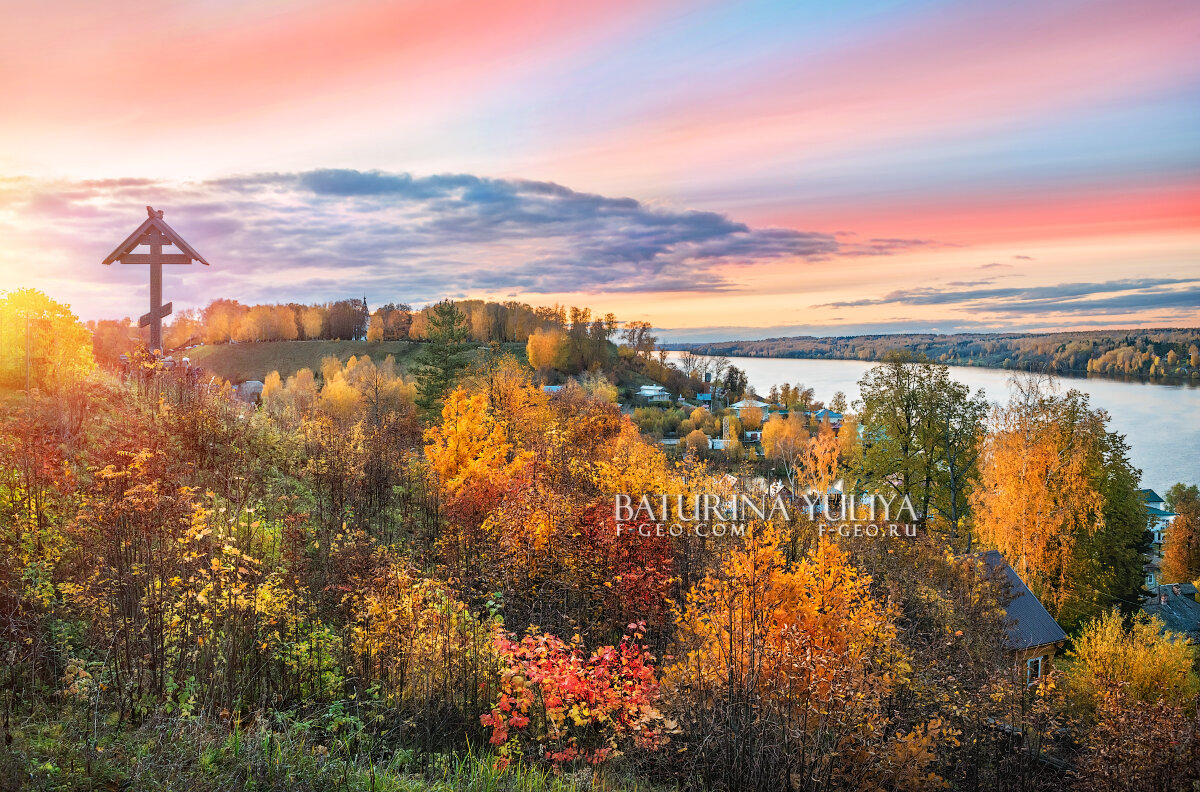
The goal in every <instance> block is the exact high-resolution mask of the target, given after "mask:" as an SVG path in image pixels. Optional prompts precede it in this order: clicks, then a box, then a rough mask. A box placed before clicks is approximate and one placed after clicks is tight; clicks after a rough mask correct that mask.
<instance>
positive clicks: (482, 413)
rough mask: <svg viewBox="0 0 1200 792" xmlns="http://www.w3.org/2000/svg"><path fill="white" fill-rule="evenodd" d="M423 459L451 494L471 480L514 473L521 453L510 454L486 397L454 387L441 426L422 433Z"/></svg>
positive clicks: (511, 448) (503, 433) (504, 433)
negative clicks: (424, 442) (423, 442)
mask: <svg viewBox="0 0 1200 792" xmlns="http://www.w3.org/2000/svg"><path fill="white" fill-rule="evenodd" d="M425 441H426V445H425V456H426V458H427V459H428V460H429V463H430V465H432V467H433V469H434V470H435V471H437V473H438V475H439V476H440V477H441V481H442V486H443V487H445V488H446V490H447V491H449V492H451V493H457V492H459V491H460V490H462V489H463V487H465V486H466V485H467V484H468V483H469V482H470V481H471V480H472V479H483V480H488V479H495V478H497V477H505V478H506V477H509V476H512V475H513V474H514V473H516V471H517V470H519V469H520V468H521V466H522V465H524V463H525V461H526V458H527V457H526V455H525V454H515V455H514V454H513V453H512V452H513V446H512V444H511V443H510V442H509V441H508V435H507V433H506V432H505V431H504V427H503V426H501V425H500V424H498V423H497V422H496V421H495V419H494V418H493V417H492V415H491V412H490V411H489V410H488V406H487V397H486V396H484V395H483V394H476V395H474V396H470V395H468V394H467V392H466V391H465V390H463V389H462V388H456V389H455V390H454V391H453V392H452V393H451V394H450V396H449V397H448V398H447V399H446V403H445V405H443V407H442V423H441V424H440V425H438V426H432V427H430V428H429V429H428V430H427V431H426V433H425Z"/></svg>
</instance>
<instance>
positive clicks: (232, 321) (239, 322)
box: [87, 297, 653, 368]
mask: <svg viewBox="0 0 1200 792" xmlns="http://www.w3.org/2000/svg"><path fill="white" fill-rule="evenodd" d="M454 305H455V306H456V307H457V308H458V310H459V311H460V312H461V313H462V314H463V317H464V322H465V327H466V331H467V336H468V337H469V338H470V339H471V340H472V341H476V342H479V343H482V344H487V343H491V342H499V343H513V342H515V343H525V342H526V341H528V340H529V337H530V336H531V335H532V334H534V333H537V332H539V331H543V332H548V333H561V334H563V335H565V336H566V337H568V338H569V339H570V340H571V341H572V342H573V343H575V344H576V346H577V349H576V350H574V353H573V355H574V356H575V357H577V358H580V362H581V364H583V367H584V368H587V366H588V365H589V364H590V363H591V362H593V361H594V360H595V359H596V358H597V357H598V356H599V354H600V352H601V351H602V349H601V347H602V342H606V341H608V340H609V339H610V338H611V337H612V336H613V335H614V334H615V333H616V331H617V320H616V317H615V316H613V315H612V314H607V315H604V316H600V315H596V316H593V314H592V311H591V309H589V308H577V307H570V308H567V307H565V306H560V305H554V306H537V307H535V306H531V305H528V304H526V303H519V302H511V301H510V302H503V303H497V302H486V301H483V300H458V301H454ZM434 307H435V306H434V305H428V306H426V307H424V308H413V307H412V306H410V305H408V304H406V303H386V304H384V305H381V306H379V307H377V308H374V309H371V308H370V307H369V305H368V303H367V300H366V298H365V297H364V298H362V299H345V300H338V301H336V302H329V303H320V304H313V305H301V304H299V303H287V304H258V305H246V304H243V303H241V302H238V301H237V300H230V299H218V300H213V301H212V302H210V303H209V304H208V305H207V306H205V307H204V308H198V309H197V308H192V309H188V310H184V311H180V312H179V313H178V314H176V315H175V316H173V317H172V318H171V321H170V323H169V324H168V325H167V326H166V327H164V328H163V343H164V345H165V346H166V347H167V349H168V350H172V349H179V348H181V347H186V346H191V345H193V344H228V343H252V342H256V341H313V340H325V341H361V340H366V341H425V340H427V339H428V337H429V321H430V315H431V313H432V311H433V310H434ZM87 327H88V329H89V330H91V331H92V333H93V336H94V338H95V345H94V346H95V352H96V355H97V358H98V359H99V360H100V361H101V362H108V363H111V362H114V361H115V360H116V358H117V356H119V355H120V354H121V353H126V354H127V353H128V352H129V351H130V350H131V349H132V348H133V347H135V346H136V345H137V344H138V342H139V341H140V342H142V343H144V342H145V335H146V331H145V330H144V329H139V328H138V327H137V326H136V325H135V324H134V323H133V322H132V321H131V320H130V319H129V318H125V319H122V320H120V321H116V320H101V321H93V322H88V323H87ZM582 336H586V337H587V338H588V339H589V341H590V342H591V346H592V348H591V349H584V348H583V346H582V345H579V344H578V341H579V340H580V338H581V337H582ZM651 344H653V340H652V339H651Z"/></svg>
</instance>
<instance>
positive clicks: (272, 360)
mask: <svg viewBox="0 0 1200 792" xmlns="http://www.w3.org/2000/svg"><path fill="white" fill-rule="evenodd" d="M418 349H420V344H415V343H413V342H411V341H387V342H383V343H378V344H371V343H368V342H367V341H260V342H257V343H249V344H214V345H204V346H199V347H194V348H192V349H189V350H187V351H185V352H182V353H177V354H182V355H185V356H186V357H188V358H190V359H191V361H192V365H194V366H201V367H203V368H204V369H205V370H206V371H209V372H211V373H213V374H215V375H217V376H218V377H221V378H222V379H226V380H229V381H230V382H234V383H237V382H244V381H246V380H261V379H263V378H264V377H266V376H267V375H268V374H270V373H271V372H272V371H278V372H279V375H280V376H281V377H284V378H286V377H289V376H291V375H292V374H295V373H296V372H297V371H299V370H300V369H302V368H308V369H312V370H313V371H320V370H321V361H322V360H323V359H325V358H326V357H328V356H330V355H333V356H334V357H336V358H337V359H338V360H340V361H341V362H343V363H345V362H346V360H347V359H349V358H350V356H351V355H370V356H371V358H372V359H373V360H375V359H378V360H382V359H384V358H385V357H387V356H388V355H392V356H394V357H395V358H396V363H397V364H398V365H399V366H400V368H401V369H402V370H406V369H407V368H408V366H409V364H410V363H411V359H412V357H413V356H414V355H415V354H416V353H417V350H418Z"/></svg>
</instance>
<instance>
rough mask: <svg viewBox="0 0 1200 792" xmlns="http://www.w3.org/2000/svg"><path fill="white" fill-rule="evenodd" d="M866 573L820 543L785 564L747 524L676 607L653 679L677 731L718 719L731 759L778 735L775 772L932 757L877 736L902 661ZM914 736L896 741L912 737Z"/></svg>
mask: <svg viewBox="0 0 1200 792" xmlns="http://www.w3.org/2000/svg"><path fill="white" fill-rule="evenodd" d="M870 582H871V579H870V578H869V577H868V576H865V575H861V574H859V572H858V571H857V570H856V569H855V568H854V567H853V566H851V565H850V563H849V562H848V559H847V557H846V555H845V554H844V553H843V552H842V551H841V550H840V549H838V547H837V546H836V545H834V544H831V543H823V544H821V545H819V546H818V547H817V549H816V550H815V551H813V552H812V553H811V554H810V555H809V556H807V557H805V558H804V559H802V560H801V561H800V562H799V563H798V564H795V565H792V566H791V567H789V565H788V564H787V561H786V559H785V557H784V554H783V553H782V552H781V550H780V548H779V535H778V533H777V532H776V531H775V530H774V529H773V528H771V527H770V526H760V525H755V526H754V527H753V530H752V531H751V532H750V535H749V536H748V538H747V540H746V543H745V546H744V547H741V548H739V549H736V550H734V551H732V552H731V553H729V555H728V557H727V558H726V560H725V561H724V563H723V564H722V565H721V567H720V571H719V573H717V574H712V575H709V576H707V577H706V578H705V579H704V580H703V581H701V582H700V583H698V584H697V585H696V586H694V587H693V588H692V589H691V591H689V592H688V594H687V599H686V603H685V605H684V607H683V608H682V609H681V610H680V611H679V612H678V614H677V625H678V633H677V639H676V640H677V646H676V650H675V651H674V653H673V654H674V657H675V658H676V659H675V662H673V663H672V664H670V665H668V666H667V667H666V669H665V670H664V672H663V681H664V685H665V687H666V688H667V689H669V690H670V691H671V693H670V696H671V698H672V700H673V703H674V705H675V711H676V713H677V717H679V719H680V720H681V721H687V722H690V723H689V727H690V728H687V729H685V732H692V733H701V734H711V733H712V732H711V731H710V730H711V729H714V728H717V729H727V730H728V733H727V734H724V735H722V736H723V737H724V738H725V740H721V741H720V742H721V743H722V745H725V750H728V752H729V753H730V755H731V759H730V762H731V763H736V762H737V761H739V758H738V757H740V756H744V755H745V752H751V753H752V752H753V751H754V750H764V749H765V747H764V744H765V743H769V744H775V745H777V746H785V745H786V746H788V747H789V750H787V751H785V752H784V753H786V754H787V756H786V757H785V758H783V759H782V760H781V761H782V762H783V763H784V764H785V768H784V770H783V772H782V776H783V777H784V778H787V777H789V776H790V775H791V774H798V775H799V777H802V778H820V777H827V774H829V773H834V774H835V775H838V774H844V777H847V778H850V777H856V778H863V777H867V776H871V775H873V774H876V773H878V772H879V768H878V767H875V768H874V769H871V770H868V769H865V768H856V767H854V764H855V762H856V760H857V761H862V762H867V759H866V757H868V756H878V757H887V756H889V755H896V756H899V755H907V756H909V758H913V759H914V761H916V759H915V756H916V755H917V754H920V763H921V764H922V765H924V764H928V763H929V762H932V760H933V758H934V756H933V754H932V753H931V752H928V751H914V750H900V748H901V746H900V745H892V746H890V748H889V747H888V746H887V739H886V737H884V735H885V734H886V732H887V729H886V728H885V727H886V722H887V718H886V715H885V708H884V703H885V700H886V698H887V697H888V695H889V694H890V693H891V691H892V690H893V688H894V687H895V686H896V684H897V682H898V681H900V680H902V679H905V678H906V677H907V674H908V673H909V671H910V670H911V669H910V666H909V664H908V662H907V659H906V657H905V655H904V653H903V651H902V650H901V647H900V644H899V642H898V639H897V631H896V627H895V625H894V619H895V618H896V615H897V613H896V610H895V608H894V607H893V606H891V605H889V604H886V603H883V602H880V601H878V600H877V599H876V598H875V597H874V596H873V595H872V593H871V591H870ZM693 730H694V731H693ZM917 736H918V735H908V737H906V738H901V740H900V741H901V742H902V743H905V744H908V748H909V749H912V748H914V747H915V745H914V744H912V740H914V739H916V737H917ZM726 740H728V741H731V743H732V744H726ZM752 740H753V741H761V742H759V743H758V744H757V745H753V744H751V743H750V741H752ZM826 741H832V742H835V743H837V744H838V745H839V746H840V748H839V750H838V751H836V752H835V751H832V750H829V749H828V748H823V747H822V746H823V744H827V743H826ZM738 743H740V744H738ZM881 743H882V745H881ZM893 749H894V750H893ZM885 763H886V760H885ZM730 769H733V770H734V771H735V772H736V764H732V765H731V768H730ZM893 769H895V768H893ZM909 769H911V768H909ZM761 780H762V781H763V782H764V783H765V782H766V779H761ZM849 786H850V788H855V787H856V786H857V784H855V783H850V784H849Z"/></svg>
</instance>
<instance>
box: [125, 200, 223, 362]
mask: <svg viewBox="0 0 1200 792" xmlns="http://www.w3.org/2000/svg"><path fill="white" fill-rule="evenodd" d="M146 214H147V215H148V217H147V219H146V222H144V223H142V224H141V225H140V226H138V229H137V230H136V231H134V232H133V233H132V234H130V235H129V237H128V238H127V239H126V240H125V241H124V242H122V243H121V244H120V245H119V246H118V247H117V249H116V250H114V251H113V252H112V253H109V254H108V257H107V258H105V259H104V263H105V264H106V265H107V264H112V263H113V262H114V261H120V262H121V263H122V264H149V265H150V312H149V313H146V314H142V316H141V318H139V319H138V327H145V326H146V325H149V326H150V351H151V352H153V353H154V354H162V349H163V345H162V320H163V317H164V316H170V315H171V303H167V304H166V305H163V301H162V265H163V264H191V263H192V262H193V261H199V262H200V263H201V264H203V265H204V266H206V267H207V266H208V262H207V261H205V260H204V257H203V256H201V255H200V254H199V253H197V252H196V251H195V250H194V249H193V248H192V246H191V245H189V244H188V243H187V242H184V241H183V237H181V236H179V234H177V233H175V230H174V229H173V228H171V227H170V226H169V225H167V224H166V223H165V222H164V221H163V219H162V218H163V213H162V211H161V210H160V211H157V212H156V211H154V209H153V208H152V207H149V206H147V207H146ZM141 245H147V246H149V248H150V252H149V253H134V252H133V251H134V250H136V249H137V248H138V247H139V246H141ZM164 245H174V246H175V247H176V248H177V249H179V251H180V252H179V253H163V252H162V250H163V246H164Z"/></svg>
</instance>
